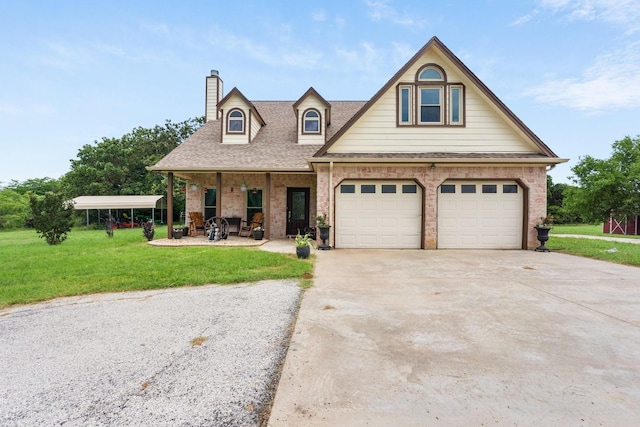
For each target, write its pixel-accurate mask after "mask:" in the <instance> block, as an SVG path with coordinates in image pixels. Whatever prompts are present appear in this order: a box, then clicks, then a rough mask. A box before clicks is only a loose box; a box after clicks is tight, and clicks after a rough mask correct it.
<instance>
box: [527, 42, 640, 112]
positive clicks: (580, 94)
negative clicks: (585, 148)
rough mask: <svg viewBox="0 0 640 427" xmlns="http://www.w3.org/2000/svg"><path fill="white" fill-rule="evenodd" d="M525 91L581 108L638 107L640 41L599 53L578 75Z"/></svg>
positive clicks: (639, 92) (639, 98)
mask: <svg viewBox="0 0 640 427" xmlns="http://www.w3.org/2000/svg"><path fill="white" fill-rule="evenodd" d="M527 94H528V95H532V96H534V97H535V99H536V101H538V102H543V103H551V104H554V105H561V106H564V107H568V108H574V109H577V110H581V111H591V112H598V111H604V110H607V111H612V110H617V109H623V108H640V42H635V43H631V44H629V45H627V46H625V47H624V48H622V49H618V50H615V51H613V52H610V53H607V54H605V55H601V56H599V57H598V58H596V61H595V63H594V65H592V66H591V67H589V68H588V69H587V70H586V71H585V73H584V74H583V76H582V77H580V78H566V79H559V80H550V81H547V82H546V83H544V84H542V85H541V86H538V87H536V88H533V89H531V90H529V91H528V92H527Z"/></svg>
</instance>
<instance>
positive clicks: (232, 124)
mask: <svg viewBox="0 0 640 427" xmlns="http://www.w3.org/2000/svg"><path fill="white" fill-rule="evenodd" d="M227 132H231V133H244V113H243V112H242V111H240V110H231V112H230V113H229V122H228V124H227Z"/></svg>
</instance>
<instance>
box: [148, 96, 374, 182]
mask: <svg viewBox="0 0 640 427" xmlns="http://www.w3.org/2000/svg"><path fill="white" fill-rule="evenodd" d="M294 102H295V101H254V102H253V105H254V106H255V108H256V109H257V110H258V111H259V113H260V115H261V116H262V118H263V119H264V121H265V123H266V125H265V126H263V127H262V128H261V129H260V131H259V132H258V133H257V135H256V137H255V138H254V139H253V141H252V142H250V143H249V144H233V145H231V144H222V143H221V140H222V139H221V138H220V136H221V135H220V133H221V130H222V129H221V123H220V120H212V121H209V122H207V123H205V124H204V125H203V126H202V127H201V128H200V129H198V130H197V131H196V132H195V133H194V134H193V135H191V136H190V137H189V138H187V139H186V140H185V141H184V142H183V143H182V144H180V145H179V146H178V147H177V148H176V149H175V150H173V151H172V152H171V153H169V154H168V155H166V156H165V157H163V158H162V159H161V160H160V161H159V162H158V163H156V164H155V165H154V166H152V167H151V168H150V169H151V170H157V171H203V170H211V171H216V170H265V171H268V170H271V171H273V170H310V169H309V166H308V164H307V159H309V158H311V157H313V155H314V154H315V153H316V152H317V151H318V150H319V149H320V148H321V146H320V145H301V144H297V143H296V115H295V111H294V109H293V104H294ZM330 104H331V125H330V126H329V127H328V128H327V138H331V137H332V136H333V135H334V134H335V133H336V132H337V131H338V130H339V129H340V128H341V127H342V126H343V125H344V124H345V123H346V122H347V121H348V120H349V119H350V118H351V117H353V115H354V114H355V113H356V112H357V111H358V110H359V109H360V108H361V107H362V106H363V105H364V104H365V102H364V101H330Z"/></svg>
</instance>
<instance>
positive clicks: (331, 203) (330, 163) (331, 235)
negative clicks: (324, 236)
mask: <svg viewBox="0 0 640 427" xmlns="http://www.w3.org/2000/svg"><path fill="white" fill-rule="evenodd" d="M333 218H334V215H333V161H331V162H329V224H334V223H333ZM335 233H336V227H335V224H334V227H332V230H331V233H330V234H329V237H330V240H329V241H330V242H333V246H335V244H336V239H335V237H334V236H335Z"/></svg>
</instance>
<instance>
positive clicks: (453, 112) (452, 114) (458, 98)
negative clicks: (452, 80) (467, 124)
mask: <svg viewBox="0 0 640 427" xmlns="http://www.w3.org/2000/svg"><path fill="white" fill-rule="evenodd" d="M449 104H450V105H449V123H450V124H452V125H459V124H461V123H462V86H451V87H450V88H449Z"/></svg>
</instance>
